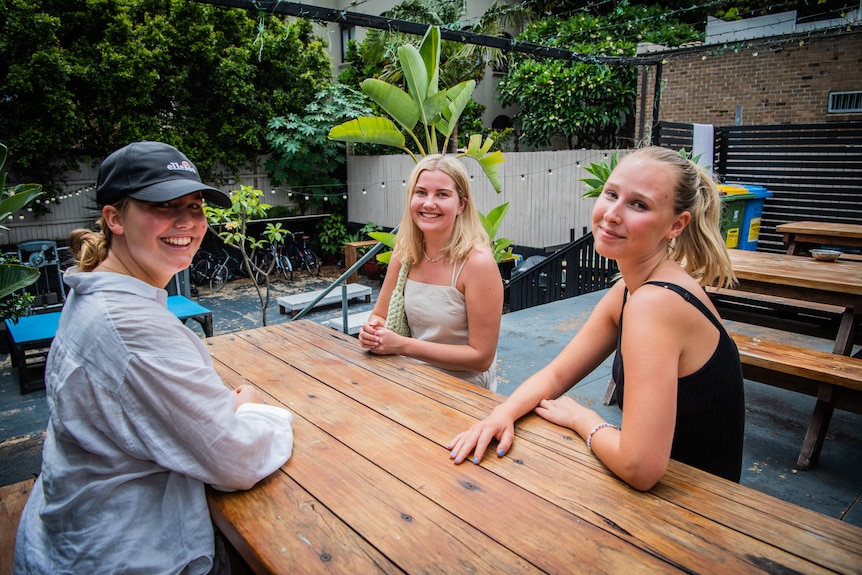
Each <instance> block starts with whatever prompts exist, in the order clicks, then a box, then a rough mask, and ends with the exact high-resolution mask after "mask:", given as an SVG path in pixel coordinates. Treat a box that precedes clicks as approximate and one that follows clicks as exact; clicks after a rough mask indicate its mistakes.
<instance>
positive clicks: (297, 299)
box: [277, 284, 371, 316]
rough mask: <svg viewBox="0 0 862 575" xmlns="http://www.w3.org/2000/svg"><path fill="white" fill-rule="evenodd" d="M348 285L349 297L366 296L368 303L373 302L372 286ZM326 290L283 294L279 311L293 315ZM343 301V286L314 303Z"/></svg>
mask: <svg viewBox="0 0 862 575" xmlns="http://www.w3.org/2000/svg"><path fill="white" fill-rule="evenodd" d="M345 285H346V286H347V299H348V300H351V299H359V298H365V302H366V303H370V302H371V288H370V287H368V286H366V285H362V284H345ZM324 291H325V290H314V291H309V292H305V293H297V294H293V295H288V296H283V297H280V298H278V300H277V301H278V311H279V312H281V313H283V314H284V313H287V312H290V315H291V316H295V315H296V314H298V313H299V312H300V311H301V310H302V309H304V308H305V306H307V305H308V304H310V303H311V302H313V301H314V300H316V299H317V298H318V297H319V296H320V295H321V294H322V293H323V292H324ZM340 301H341V286H338V287H336V288H334V289H333V290H332V291H330V292H329V293H328V294H326V297H324V298H322V299H321V300H320V301H318V302H317V303H315V304H314V307H319V306H323V305H332V304H334V303H338V302H340Z"/></svg>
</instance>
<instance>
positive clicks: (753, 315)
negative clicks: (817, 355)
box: [706, 287, 844, 339]
mask: <svg viewBox="0 0 862 575" xmlns="http://www.w3.org/2000/svg"><path fill="white" fill-rule="evenodd" d="M706 291H707V294H708V295H709V299H710V300H712V303H713V305H715V307H716V309H718V311H719V313H720V314H721V317H722V318H723V319H727V320H733V321H741V322H743V323H750V324H753V325H760V326H764V327H770V328H775V329H782V330H785V331H791V332H794V333H804V334H806V335H812V336H815V337H823V338H826V339H835V336H836V334H837V333H838V329H839V326H840V324H841V314H843V313H844V308H843V307H840V306H837V305H828V304H821V303H816V302H810V301H804V300H798V299H790V298H784V297H777V296H771V295H766V294H756V293H751V292H744V291H737V290H731V289H720V290H719V289H716V288H713V287H707V288H706Z"/></svg>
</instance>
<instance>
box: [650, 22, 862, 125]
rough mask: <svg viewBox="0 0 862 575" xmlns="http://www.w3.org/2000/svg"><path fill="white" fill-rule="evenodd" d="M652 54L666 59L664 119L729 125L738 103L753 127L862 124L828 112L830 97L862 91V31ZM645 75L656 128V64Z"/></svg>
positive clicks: (857, 117)
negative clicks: (846, 92) (820, 123)
mask: <svg viewBox="0 0 862 575" xmlns="http://www.w3.org/2000/svg"><path fill="white" fill-rule="evenodd" d="M649 55H650V56H659V57H661V58H662V59H663V61H664V64H663V70H662V92H661V102H660V104H659V120H661V121H666V122H682V123H696V124H714V125H717V126H729V125H734V123H735V116H736V111H737V106H741V107H742V110H741V112H742V122H741V124H742V125H746V126H753V125H765V124H791V123H792V124H799V123H817V122H845V121H859V120H862V113H853V114H829V113H827V109H828V104H829V93H830V92H844V91H854V90H862V30H855V31H853V32H848V33H845V34H840V35H822V36H815V35H804V36H802V35H797V36H793V37H782V39H781V40H778V39H769V40H768V41H767V40H766V39H764V40H760V41H756V42H755V41H752V42H742V43H740V44H739V45H737V46H727V47H723V46H720V45H715V44H713V45H705V46H696V47H691V48H681V49H675V50H668V51H664V52H658V53H651V54H649ZM646 71H647V74H648V76H647V92H646V94H645V96H646V99H645V100H644V101H645V102H646V108H647V109H646V110H645V112H646V118H647V125H649V122H650V120H651V118H652V98H653V88H654V86H655V74H656V67H655V66H651V67H647V68H646ZM641 73H643V69H641ZM641 87H642V84H641V82H638V88H639V89H640V88H641ZM638 102H639V103H640V94H638Z"/></svg>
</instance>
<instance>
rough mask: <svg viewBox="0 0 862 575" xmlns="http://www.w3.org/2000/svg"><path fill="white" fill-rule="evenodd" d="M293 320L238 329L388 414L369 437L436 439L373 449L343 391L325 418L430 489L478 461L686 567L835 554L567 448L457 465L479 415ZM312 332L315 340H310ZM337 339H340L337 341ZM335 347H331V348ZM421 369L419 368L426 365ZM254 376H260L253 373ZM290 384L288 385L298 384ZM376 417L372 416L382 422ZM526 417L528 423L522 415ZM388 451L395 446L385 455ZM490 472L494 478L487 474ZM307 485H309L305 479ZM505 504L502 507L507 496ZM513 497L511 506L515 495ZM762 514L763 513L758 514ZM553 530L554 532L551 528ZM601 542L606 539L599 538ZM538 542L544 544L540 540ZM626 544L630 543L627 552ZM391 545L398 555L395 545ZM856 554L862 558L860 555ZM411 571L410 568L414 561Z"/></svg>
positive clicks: (802, 564)
mask: <svg viewBox="0 0 862 575" xmlns="http://www.w3.org/2000/svg"><path fill="white" fill-rule="evenodd" d="M296 323H297V324H303V323H305V324H307V325H291V326H289V327H285V324H282V326H275V327H273V328H267V329H266V330H253V331H252V332H245V333H242V334H240V337H242V338H243V339H248V340H249V341H251V342H253V343H254V346H259V347H260V348H262V349H264V350H266V351H267V353H268V354H271V355H272V356H273V357H279V358H281V359H282V360H284V361H288V362H290V363H291V364H293V365H294V366H296V367H297V368H298V369H299V370H300V371H302V372H305V373H307V374H314V376H315V377H320V378H321V379H323V380H325V381H327V386H328V387H330V388H331V392H327V393H326V395H327V396H328V400H329V401H334V402H335V404H334V405H341V402H342V401H344V400H343V399H342V398H339V396H344V395H345V394H346V395H354V396H356V398H357V399H356V401H359V400H360V399H361V401H362V402H363V403H364V405H365V407H366V408H368V409H371V410H373V412H376V413H377V414H379V415H380V416H383V417H384V418H385V419H384V420H380V421H382V422H383V423H382V425H383V427H381V428H380V429H379V430H378V432H377V433H374V434H371V435H370V436H371V437H375V438H379V437H380V436H381V435H382V436H386V435H387V431H386V430H387V429H391V426H392V425H395V424H398V425H403V426H406V427H409V428H411V429H414V430H417V431H418V432H419V434H420V435H422V436H424V437H425V438H427V440H430V441H431V445H430V446H428V445H425V446H424V447H422V445H424V443H423V442H422V441H420V443H419V444H417V446H415V447H412V448H411V449H409V450H403V449H402V450H399V449H398V446H390V449H388V450H383V452H382V453H381V452H378V451H375V447H374V446H373V445H366V444H365V443H363V442H362V440H361V437H362V434H365V435H366V436H368V427H367V425H364V424H365V423H366V422H368V421H378V420H377V418H376V417H375V416H374V413H367V412H365V411H364V409H362V410H360V411H362V417H361V418H359V417H357V415H356V414H355V413H354V412H355V411H356V409H357V408H356V406H355V401H353V400H350V401H346V403H343V406H342V407H341V408H340V409H341V411H342V412H343V413H342V415H341V416H339V417H341V418H342V419H338V420H333V421H328V422H327V423H326V426H327V427H329V426H331V430H328V432H329V433H331V434H338V439H339V440H340V441H345V442H347V443H348V444H349V448H350V450H353V452H355V453H365V454H367V455H366V457H367V458H369V459H371V460H374V461H376V462H377V461H379V462H380V465H381V466H382V467H385V468H386V469H388V470H389V471H390V472H391V473H394V474H395V475H397V476H398V478H399V480H400V481H402V482H404V483H406V484H412V482H414V481H417V473H416V469H422V474H419V479H420V480H423V481H424V483H425V484H426V486H425V487H423V488H422V489H424V490H429V489H430V488H429V487H427V484H429V483H430V484H432V485H434V486H436V485H437V484H438V482H443V483H445V482H446V480H448V479H450V477H449V476H457V474H458V473H459V470H460V469H462V468H465V469H469V468H474V469H476V470H477V471H476V472H477V473H478V472H480V470H483V469H484V470H487V471H491V472H492V473H493V474H494V475H495V476H498V477H500V478H503V479H506V480H507V481H510V482H513V483H517V484H518V485H519V486H520V487H519V489H524V488H526V489H528V490H529V491H530V492H531V494H532V495H531V496H539V497H540V498H541V499H543V500H545V501H546V502H548V503H551V504H553V505H555V506H558V507H560V508H561V509H565V510H567V511H568V512H569V513H572V514H574V515H576V516H578V517H581V518H582V519H584V520H586V522H588V523H590V524H592V525H593V526H594V527H596V528H600V529H602V530H605V531H607V533H608V534H609V535H611V536H614V537H618V538H620V539H622V540H624V541H625V542H626V543H628V544H631V545H633V546H635V547H638V548H642V549H644V550H645V551H647V552H648V553H649V554H650V555H654V556H656V557H663V558H665V559H666V560H667V562H668V564H667V565H668V566H671V565H676V566H680V567H682V568H684V569H686V570H692V571H699V572H705V571H709V570H710V566H711V565H712V561H713V560H714V558H715V557H722V560H723V561H725V562H726V563H727V565H732V566H733V570H734V571H735V572H758V571H760V570H761V569H762V567H763V565H762V563H763V562H764V561H767V562H769V563H770V564H772V565H780V566H782V567H784V568H787V569H796V570H803V571H812V570H813V571H815V572H816V571H817V568H815V567H814V566H812V564H811V563H810V561H811V560H812V559H810V558H811V557H813V558H814V559H813V560H816V561H817V562H820V563H821V564H825V563H823V561H826V562H827V563H828V561H829V559H828V558H825V559H824V558H821V557H819V556H818V555H822V552H820V549H821V547H819V545H820V544H821V541H820V539H819V538H818V537H817V536H807V535H806V533H805V532H804V531H802V530H800V529H799V528H798V527H796V526H794V525H790V526H788V525H784V524H782V525H779V526H774V525H770V526H769V529H768V531H770V533H774V538H775V539H776V544H777V547H776V548H775V549H773V548H772V547H767V548H766V549H764V545H763V544H762V543H761V542H759V541H757V539H758V537H757V536H749V535H748V534H747V531H757V530H756V529H752V528H750V527H749V526H748V524H749V523H751V522H752V516H750V515H749V516H746V514H747V513H750V511H748V510H746V508H745V507H744V506H738V507H737V508H736V512H738V514H739V517H735V516H734V514H733V513H729V514H728V516H729V517H730V518H731V519H734V520H735V521H737V522H738V523H739V526H735V525H734V526H731V527H725V526H721V525H719V524H717V523H715V522H714V521H713V520H712V519H711V518H705V517H703V516H702V515H700V513H701V512H702V511H701V510H698V511H694V512H693V511H692V510H689V509H685V508H682V507H678V506H675V505H673V504H671V503H670V502H668V501H664V500H661V499H658V498H656V497H655V496H654V495H652V494H642V493H639V492H635V491H633V490H631V489H629V488H627V487H626V486H625V485H624V484H623V483H622V482H620V481H619V480H618V479H615V478H611V477H609V476H608V474H607V472H606V471H604V472H602V473H601V474H600V475H599V477H602V476H603V477H604V479H603V480H602V481H598V482H597V481H596V471H595V468H594V467H592V466H585V465H582V464H580V463H578V462H577V461H576V460H574V461H572V460H562V461H561V459H563V458H561V457H560V455H559V452H551V451H548V450H547V449H545V448H544V447H542V446H540V445H533V444H530V443H529V442H527V441H520V442H516V445H515V448H514V449H513V450H512V452H510V454H509V455H507V457H505V458H502V459H497V458H495V457H493V456H492V457H490V458H488V459H486V461H485V462H484V463H483V464H482V465H481V466H472V465H467V466H460V467H455V466H453V465H452V464H451V462H449V460H448V458H447V457H446V452H445V451H444V450H443V448H442V445H443V444H444V443H445V442H446V441H448V440H449V439H451V437H452V436H453V435H454V433H455V432H457V431H458V430H459V429H462V428H466V426H467V425H469V423H470V422H471V421H473V420H474V418H470V417H466V416H465V415H464V414H463V413H460V412H458V411H457V410H454V409H452V411H451V412H449V411H448V409H449V408H447V411H445V414H443V415H441V409H440V407H435V404H436V403H437V401H436V400H432V399H430V398H428V397H426V396H423V395H421V394H420V393H419V392H413V391H412V390H409V389H406V388H405V386H404V385H401V382H400V381H399V382H398V383H396V382H395V381H392V380H390V379H389V378H388V377H382V376H381V375H379V374H377V373H375V370H377V369H378V368H379V367H380V366H381V363H380V362H381V360H382V358H378V357H374V356H371V355H370V354H367V353H364V352H360V353H359V354H356V355H355V356H354V359H353V361H355V362H356V363H339V359H338V356H339V355H342V354H345V353H349V354H353V353H354V352H353V351H350V349H349V348H350V346H355V347H356V348H357V349H358V345H357V344H356V342H355V340H352V338H348V339H350V340H351V341H348V340H345V339H341V337H343V336H340V334H338V335H337V336H335V337H334V336H333V335H332V334H329V333H327V332H329V331H331V332H332V333H333V334H335V333H336V332H334V331H333V330H326V328H322V327H314V326H313V325H311V324H310V322H296ZM321 330H326V331H321ZM216 339H218V338H216ZM309 339H310V340H311V341H306V340H309ZM334 343H335V344H337V345H333V344H334ZM234 347H235V346H234ZM322 348H327V350H326V353H323V352H322V351H321V349H322ZM345 348H347V351H345ZM329 349H332V350H333V351H332V352H330V351H329ZM231 350H233V351H231ZM214 355H216V357H217V359H219V360H221V361H225V363H226V364H229V365H231V366H232V367H233V368H234V369H237V367H236V366H235V364H236V360H237V356H240V355H246V354H238V353H236V351H235V349H233V348H232V347H226V348H225V351H224V355H222V354H221V353H214ZM247 355H254V353H253V352H252V351H249V352H248V354H247ZM363 362H364V365H363ZM383 363H384V364H387V365H388V363H389V362H385V361H384V362H383ZM395 363H396V365H398V366H399V368H401V367H404V364H403V363H402V362H400V361H398V362H395ZM408 365H409V364H408ZM416 367H419V366H416ZM247 369H248V368H246V367H244V366H242V367H241V369H240V370H241V371H242V372H243V373H245V372H246V370H247ZM413 371H414V370H412V369H399V373H401V374H402V375H405V374H408V373H410V374H412V373H413ZM416 371H419V372H422V370H421V369H419V370H416ZM283 375H284V374H281V375H279V376H277V377H276V379H278V378H279V377H283ZM425 375H427V374H425ZM438 378H442V379H440V388H441V389H444V390H445V389H447V385H452V386H453V387H452V389H455V388H456V387H461V388H462V389H465V390H469V389H470V387H469V386H466V385H464V384H462V383H460V382H458V381H457V380H455V381H453V382H449V381H446V378H445V376H442V375H438ZM408 379H409V378H408ZM422 381H423V379H422V377H420V378H418V379H416V380H413V383H412V385H416V386H420V387H421V385H422ZM417 382H418V383H417ZM256 383H258V382H257V381H256ZM260 383H261V384H262V385H264V386H271V384H270V383H269V381H268V378H267V377H266V376H264V377H263V378H262V379H261V381H260ZM293 387H294V386H291V388H293ZM294 393H297V390H295V389H294V390H293V391H292V392H290V394H291V396H290V397H291V399H290V401H285V403H290V402H291V401H292V402H294V403H295V405H294V406H292V407H294V408H297V406H299V405H302V406H303V410H307V409H310V407H309V406H305V405H303V402H308V399H307V397H308V395H309V393H308V391H307V390H306V392H305V393H304V394H300V395H296V396H293V394H294ZM322 393H323V392H322V391H320V390H319V389H318V391H317V392H314V393H313V395H314V396H315V402H314V403H317V402H318V401H319V396H320V395H321V394H322ZM411 393H415V394H416V395H415V396H414V395H411ZM489 393H490V392H484V393H483V394H478V396H476V395H475V394H473V393H472V392H471V393H468V394H466V396H467V398H468V401H470V400H472V399H473V398H474V397H481V396H483V395H484V394H489ZM487 397H488V399H493V394H489V395H488V396H487ZM336 398H337V399H336ZM351 401H353V403H351ZM330 411H338V409H336V408H334V407H332V406H329V408H328V410H326V413H329V412H330ZM484 413H487V410H486V411H484V412H483V413H482V414H479V415H477V416H482V415H483V414H484ZM304 416H306V417H308V418H309V419H311V420H314V421H315V424H316V425H321V422H323V421H327V419H326V416H324V415H323V412H321V413H318V412H315V413H309V414H307V415H304ZM329 417H332V416H329ZM378 424H379V423H375V425H378ZM525 424H526V426H527V427H529V426H537V427H543V428H549V429H556V430H558V431H555V432H554V433H556V434H557V437H556V441H557V442H558V443H560V444H561V445H563V446H565V447H563V448H562V449H563V450H565V449H573V447H569V446H568V445H566V444H574V445H575V446H576V447H577V446H579V444H581V443H582V442H578V441H570V440H566V439H564V438H563V435H562V433H560V430H562V428H556V426H551V425H550V424H548V423H547V422H543V421H540V420H538V419H537V418H532V419H531V418H527V421H526V422H525ZM520 427H521V425H520V424H519V428H520ZM344 429H351V430H353V431H351V432H350V433H353V434H357V435H351V434H347V435H344V434H345V433H347V432H345V431H344ZM413 441H419V440H418V439H416V438H413V439H411V440H410V443H412V442H413ZM579 449H581V450H584V449H585V448H584V447H583V446H582V445H580V446H579ZM390 452H391V455H390V456H389V457H385V455H386V454H389V453H390ZM414 452H415V453H420V454H422V457H419V458H417V459H415V460H413V457H414V456H413V455H412V453H414ZM408 453H410V454H411V455H410V456H409V457H407V454H408ZM581 454H582V455H585V456H588V457H589V458H590V461H591V462H593V463H594V465H595V462H596V460H595V458H592V457H591V456H589V455H588V454H586V452H585V451H583V452H581ZM404 457H407V459H408V460H410V461H411V463H410V464H409V465H408V464H406V463H403V462H402V463H399V462H401V461H402V458H404ZM292 461H293V460H292ZM441 462H442V466H441V467H440V468H439V469H438V468H437V467H436V466H437V465H440V464H441ZM429 465H431V466H432V467H431V469H433V470H434V472H435V474H434V475H433V477H434V481H430V480H429V478H430V477H432V476H426V475H425V473H426V468H427V467H428V466H429ZM598 465H600V464H598ZM288 467H290V464H288ZM694 471H696V470H694ZM429 473H430V472H429ZM439 474H442V475H439ZM702 476H703V477H702V478H701V479H704V480H705V481H706V482H707V483H709V482H710V481H717V482H718V483H719V484H720V483H721V480H718V479H717V478H712V476H708V475H707V474H702ZM479 478H481V481H475V480H474V479H470V478H468V480H469V481H471V483H470V484H471V485H482V486H483V489H482V492H483V493H485V492H490V491H494V492H496V491H497V489H503V487H500V486H499V485H497V484H496V483H493V480H491V479H489V478H487V477H486V476H485V475H480V476H479ZM489 481H491V482H492V483H490V484H488V482H489ZM728 483H729V482H728ZM485 485H494V488H493V489H489V488H485V487H484V486H485ZM584 485H590V489H589V490H588V492H585V491H584V487H583V486H584ZM303 486H304V487H306V488H307V486H305V485H303ZM418 488H419V487H418V486H417V489H418ZM435 488H436V487H435ZM439 489H440V491H439V492H435V493H434V496H433V498H434V499H435V500H436V501H439V502H440V503H441V504H442V505H443V506H444V507H445V508H447V509H458V510H459V513H461V514H462V516H465V517H466V516H467V515H469V511H470V510H471V509H475V510H477V511H478V510H482V511H485V513H486V514H487V512H488V509H494V507H492V506H489V505H479V506H478V507H471V505H470V504H469V502H470V501H471V500H472V499H476V498H477V496H476V495H475V493H468V495H471V497H470V498H468V499H467V500H466V502H467V504H465V501H463V500H462V499H459V496H460V497H463V495H464V494H463V493H461V492H462V491H464V488H463V487H462V486H460V484H459V485H450V486H449V487H448V488H445V489H444V488H442V487H440V488H439ZM728 489H729V490H739V489H743V488H740V487H739V486H736V485H734V484H729V486H728ZM485 497H487V496H485ZM523 497H524V496H523V495H521V496H517V497H509V498H508V499H509V501H512V500H515V499H521V498H523ZM710 497H711V499H712V500H714V501H713V504H714V505H715V506H716V508H717V509H720V508H722V507H723V506H724V505H725V504H728V503H731V504H732V502H733V499H731V500H730V502H728V501H726V500H723V499H719V498H718V497H715V496H710ZM763 497H765V496H763ZM480 499H481V498H480ZM498 507H503V508H505V504H503V505H499V506H498ZM509 507H511V503H510V504H509ZM464 510H466V511H464ZM755 513H756V511H755ZM529 515H530V511H529V510H527V511H525V516H529ZM512 517H519V518H520V515H517V514H513V513H511V511H509V512H507V513H502V514H501V515H500V517H499V520H498V522H499V523H500V524H502V525H504V526H507V527H508V526H509V523H510V522H511V520H512ZM826 519H828V518H826ZM476 521H479V522H480V523H484V524H485V525H488V524H491V523H497V522H493V521H487V520H485V521H484V522H483V521H482V517H477V518H475V519H474V518H473V517H472V516H470V517H469V521H468V522H471V523H475V522H476ZM755 523H758V522H757V521H755ZM738 527H742V528H743V529H739V528H738ZM486 529H487V528H486ZM857 531H858V530H857ZM556 532H557V533H559V532H560V531H559V530H556ZM492 535H494V534H492ZM857 535H858V534H857ZM494 536H495V537H498V538H501V539H502V538H504V537H505V536H506V535H505V532H504V533H503V534H502V535H494ZM551 537H553V534H552V535H551ZM543 540H544V541H547V540H548V539H547V538H543ZM788 541H789V542H788ZM590 547H592V545H591V546H590ZM597 547H604V546H598V545H597ZM612 547H615V548H620V547H623V548H625V543H623V542H618V543H617V544H616V545H614V546H612ZM539 548H541V544H540V545H539ZM628 552H629V551H626V553H628ZM519 553H529V550H527V551H526V552H525V551H519ZM545 553H547V550H546V549H543V550H542V552H541V553H540V554H539V555H544V554H545ZM604 553H605V554H606V553H607V547H605V551H604ZM386 554H387V555H388V556H390V558H391V555H390V554H389V553H386ZM856 557H857V558H858V555H857V556H856ZM603 559H604V560H605V561H606V560H607V557H606V556H604V557H603ZM570 560H571V559H569V561H570ZM536 561H538V560H537V559H531V562H533V563H534V564H536ZM840 562H841V560H840V559H838V560H837V563H838V564H839V565H840ZM408 571H412V570H410V569H408Z"/></svg>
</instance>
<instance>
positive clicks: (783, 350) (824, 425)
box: [731, 334, 862, 469]
mask: <svg viewBox="0 0 862 575" xmlns="http://www.w3.org/2000/svg"><path fill="white" fill-rule="evenodd" d="M731 335H732V336H733V339H734V341H736V345H737V347H738V348H739V358H740V360H741V361H742V373H743V375H744V376H745V378H746V379H750V380H753V381H759V382H761V383H766V384H769V385H774V386H776V387H781V388H783V389H789V390H792V391H797V392H800V393H805V394H807V395H811V396H813V397H816V398H817V402H816V403H815V405H814V412H813V413H812V415H811V421H810V422H809V423H808V431H807V432H806V433H805V439H804V440H803V442H802V450H801V451H800V453H799V458H798V460H797V461H796V467H797V468H798V469H810V468H811V467H812V466H814V464H815V463H817V459H818V458H819V457H820V450H821V448H822V447H823V440H824V439H826V432H827V431H828V430H829V422H830V421H831V420H832V412H833V411H834V410H835V409H836V408H837V409H843V410H845V411H852V412H854V413H862V360H860V359H856V358H854V357H849V356H846V355H839V354H835V353H829V352H825V351H818V350H812V349H807V348H802V347H797V346H793V345H787V344H783V343H779V342H775V341H769V340H764V339H760V338H753V337H748V336H745V335H739V334H731Z"/></svg>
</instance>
